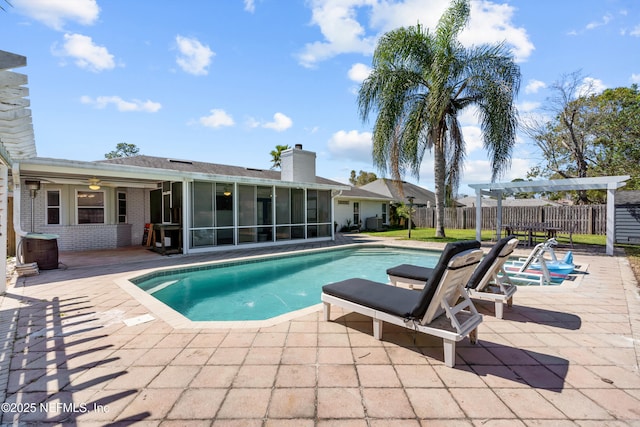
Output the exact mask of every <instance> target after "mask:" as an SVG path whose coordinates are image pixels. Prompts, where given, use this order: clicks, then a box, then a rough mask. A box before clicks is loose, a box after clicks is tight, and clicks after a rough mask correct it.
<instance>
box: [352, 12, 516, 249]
mask: <svg viewBox="0 0 640 427" xmlns="http://www.w3.org/2000/svg"><path fill="white" fill-rule="evenodd" d="M469 11H470V7H469V1H468V0H454V1H453V2H452V5H451V6H450V7H449V9H447V10H446V11H445V13H444V14H443V15H442V17H441V18H440V20H439V22H438V25H437V26H436V29H435V31H434V32H429V30H428V29H425V28H423V27H422V26H421V25H420V24H418V25H416V26H412V27H404V28H398V29H396V30H393V31H390V32H388V33H386V34H384V35H383V36H382V38H381V39H380V41H379V42H378V45H377V46H376V50H375V52H374V55H373V66H372V69H373V71H372V72H371V74H370V75H369V77H368V78H367V79H366V80H365V81H364V82H363V83H362V86H361V87H360V90H359V93H358V108H359V112H360V117H361V119H362V120H363V122H366V121H367V119H368V117H369V115H370V114H372V113H373V112H374V110H375V111H376V112H377V118H376V121H375V124H374V129H373V158H374V162H375V164H376V166H377V167H378V168H379V169H380V170H381V171H382V172H383V173H384V172H386V171H387V169H390V170H391V174H392V177H393V179H394V180H398V181H401V180H402V175H404V173H405V171H406V170H407V169H409V170H410V171H411V173H412V174H413V175H414V176H416V177H417V178H419V169H420V164H421V163H422V158H423V156H424V154H425V152H426V151H427V150H429V151H433V157H434V177H435V194H436V213H437V215H436V237H445V232H444V207H445V193H446V190H447V188H448V187H449V188H450V189H451V190H457V188H458V184H459V179H460V174H461V172H462V167H463V163H464V159H465V154H466V153H465V143H464V138H463V135H462V129H461V127H460V123H459V121H458V113H459V112H461V111H462V110H464V109H465V108H468V107H471V106H475V107H476V108H477V112H478V116H479V119H480V125H481V129H482V135H483V139H484V147H485V149H486V150H487V151H488V152H489V158H490V161H491V171H492V176H491V179H492V180H495V179H496V178H497V177H498V176H499V175H500V174H501V173H502V172H503V171H504V170H505V169H506V168H507V167H508V166H510V163H511V153H512V150H513V146H514V145H515V138H516V128H517V111H516V108H515V105H514V99H515V96H516V94H517V92H518V90H519V88H520V68H519V67H518V66H517V65H516V64H515V62H514V59H513V56H512V55H511V54H510V53H509V51H508V50H507V49H506V48H505V46H504V44H502V43H501V44H495V45H482V46H477V47H470V48H466V47H464V46H462V45H461V44H460V42H459V41H458V39H457V36H458V34H459V33H460V31H461V30H462V29H463V28H464V26H465V25H466V24H467V22H468V20H469Z"/></svg>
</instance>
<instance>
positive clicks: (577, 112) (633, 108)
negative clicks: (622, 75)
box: [524, 72, 640, 204]
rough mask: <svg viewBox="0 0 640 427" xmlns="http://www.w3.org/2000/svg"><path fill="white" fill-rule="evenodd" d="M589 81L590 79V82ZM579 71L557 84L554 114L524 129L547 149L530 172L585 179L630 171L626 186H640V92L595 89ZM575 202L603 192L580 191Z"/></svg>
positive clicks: (551, 104)
mask: <svg viewBox="0 0 640 427" xmlns="http://www.w3.org/2000/svg"><path fill="white" fill-rule="evenodd" d="M586 81H588V80H586ZM584 82H585V79H584V77H583V76H582V75H581V74H580V73H579V72H574V73H571V74H569V75H566V76H563V77H562V78H561V79H560V80H559V81H558V82H557V83H555V84H554V85H553V86H552V88H553V89H554V95H553V96H551V97H550V98H548V99H547V101H546V104H545V108H544V109H545V110H546V111H547V112H548V113H549V114H548V117H549V118H542V119H538V120H536V119H534V118H531V119H529V120H527V121H526V122H525V123H526V125H525V127H524V128H525V132H526V133H527V134H528V135H529V136H530V137H531V138H532V139H533V141H534V142H535V143H536V145H537V146H538V147H539V148H540V150H541V151H542V154H543V157H544V160H543V162H542V163H541V164H540V165H538V166H536V167H535V168H533V169H532V170H531V171H530V176H543V177H548V178H585V177H590V176H606V175H627V174H628V175H631V180H630V181H629V182H628V183H627V186H626V188H627V189H636V188H640V173H638V166H637V165H638V164H639V163H640V92H639V91H638V87H637V85H632V86H631V87H630V88H615V89H607V90H605V91H604V92H602V93H596V92H595V91H594V90H593V88H592V87H590V86H589V85H585V84H584ZM574 197H575V199H576V203H579V204H587V203H592V202H597V203H598V202H601V200H602V198H603V197H602V194H601V192H600V193H599V192H593V191H589V192H588V191H578V192H576V193H575V194H574Z"/></svg>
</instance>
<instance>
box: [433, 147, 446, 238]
mask: <svg viewBox="0 0 640 427" xmlns="http://www.w3.org/2000/svg"><path fill="white" fill-rule="evenodd" d="M433 174H434V181H435V194H436V237H446V236H445V234H444V204H445V190H446V188H445V178H446V162H445V158H444V146H443V144H442V142H441V141H440V140H438V141H437V142H436V143H435V144H434V145H433Z"/></svg>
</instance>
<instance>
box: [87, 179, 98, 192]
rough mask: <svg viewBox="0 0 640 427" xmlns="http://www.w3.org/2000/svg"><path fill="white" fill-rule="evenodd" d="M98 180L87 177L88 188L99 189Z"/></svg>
mask: <svg viewBox="0 0 640 427" xmlns="http://www.w3.org/2000/svg"><path fill="white" fill-rule="evenodd" d="M99 189H100V180H99V179H98V178H89V190H99Z"/></svg>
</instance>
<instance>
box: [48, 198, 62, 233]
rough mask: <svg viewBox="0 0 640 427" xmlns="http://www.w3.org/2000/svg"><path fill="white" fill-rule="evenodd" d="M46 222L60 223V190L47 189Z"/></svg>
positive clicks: (51, 223)
mask: <svg viewBox="0 0 640 427" xmlns="http://www.w3.org/2000/svg"><path fill="white" fill-rule="evenodd" d="M47 224H50V225H59V224H60V190H47Z"/></svg>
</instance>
